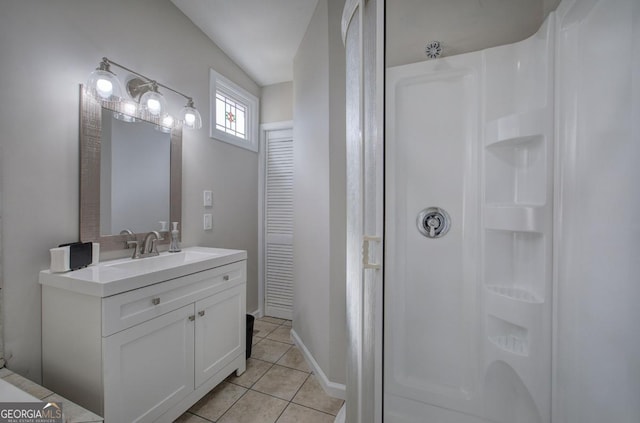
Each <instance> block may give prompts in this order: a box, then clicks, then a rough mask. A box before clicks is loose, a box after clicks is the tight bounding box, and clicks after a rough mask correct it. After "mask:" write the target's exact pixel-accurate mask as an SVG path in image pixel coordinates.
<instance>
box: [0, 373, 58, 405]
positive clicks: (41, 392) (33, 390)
mask: <svg viewBox="0 0 640 423" xmlns="http://www.w3.org/2000/svg"><path fill="white" fill-rule="evenodd" d="M3 379H4V380H5V381H7V382H9V383H10V384H12V385H13V386H15V387H17V388H20V389H22V390H23V391H25V392H26V393H27V394H31V395H33V396H34V397H36V398H38V399H43V398H45V397H48V396H49V395H51V394H53V392H51V391H50V390H48V389H47V388H44V387H42V386H40V385H38V384H37V383H35V382H32V381H30V380H29V379H27V378H24V377H22V376H20V375H19V374H17V373H13V374H10V375H8V376H5V377H4V378H3Z"/></svg>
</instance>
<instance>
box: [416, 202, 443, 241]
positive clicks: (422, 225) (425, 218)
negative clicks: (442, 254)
mask: <svg viewBox="0 0 640 423" xmlns="http://www.w3.org/2000/svg"><path fill="white" fill-rule="evenodd" d="M416 224H417V226H418V231H420V233H421V234H422V235H424V236H426V237H427V238H440V237H442V236H444V235H445V234H446V233H447V232H448V231H449V227H450V226H451V218H450V217H449V214H448V213H447V212H446V211H445V210H444V209H441V208H440V207H429V208H426V209H424V210H422V211H421V212H420V213H418V219H417V220H416Z"/></svg>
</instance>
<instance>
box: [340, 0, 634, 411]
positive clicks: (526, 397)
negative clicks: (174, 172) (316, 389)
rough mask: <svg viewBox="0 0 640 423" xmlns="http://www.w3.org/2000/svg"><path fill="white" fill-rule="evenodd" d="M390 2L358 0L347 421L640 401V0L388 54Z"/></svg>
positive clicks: (608, 0)
mask: <svg viewBox="0 0 640 423" xmlns="http://www.w3.org/2000/svg"><path fill="white" fill-rule="evenodd" d="M372 4H376V3H375V2H372V1H371V0H370V1H369V2H367V1H363V0H360V1H356V0H354V1H347V6H346V7H345V15H343V36H345V41H346V43H345V44H346V48H347V110H348V111H347V115H348V119H347V134H348V136H347V150H348V155H349V160H348V172H347V175H348V186H349V193H350V202H349V213H350V215H349V220H348V222H349V223H348V242H349V244H348V252H347V254H348V260H347V270H348V282H347V306H348V307H347V310H348V316H347V317H348V324H349V365H348V369H349V377H348V383H347V405H346V408H347V421H348V422H350V423H360V422H362V423H365V422H366V423H369V422H376V423H379V422H381V421H384V422H388V423H418V422H419V423H423V422H426V423H489V422H492V423H550V422H553V423H586V422H589V423H602V422H606V421H611V422H614V421H615V422H616V423H618V422H620V423H622V422H624V423H635V422H637V421H639V419H640V402H639V401H638V398H640V335H639V332H638V331H637V329H636V328H635V326H634V325H635V324H636V323H637V322H638V321H640V307H637V304H638V302H640V284H638V280H640V279H639V278H640V276H639V275H640V261H639V260H638V255H639V254H640V225H638V223H637V222H638V216H639V215H640V184H638V181H640V166H638V162H640V3H639V2H638V1H637V0H563V1H562V2H561V3H560V5H559V6H558V9H557V10H556V11H555V12H553V13H551V14H550V15H549V16H548V18H547V19H546V21H545V22H544V24H543V25H542V26H541V27H540V29H539V30H538V31H537V33H535V34H534V35H533V36H531V37H529V38H528V39H526V40H524V41H521V42H518V43H515V44H510V45H504V46H500V47H495V48H491V49H487V50H482V51H476V52H472V53H467V54H462V55H451V56H449V55H445V56H444V57H440V58H436V59H434V60H425V61H423V62H419V63H413V64H408V65H402V66H395V67H388V68H386V69H385V68H384V67H383V66H381V62H380V52H381V51H382V50H383V49H382V44H383V43H382V42H381V41H380V40H381V37H380V34H379V28H380V27H381V26H380V22H382V21H383V19H384V13H383V12H381V10H383V8H381V7H380V4H379V3H377V13H376V11H374V10H372V8H371V7H369V8H367V6H371V5H372ZM397 5H398V3H397V2H396V6H397ZM349 7H352V9H350V8H349ZM354 10H355V11H356V12H360V13H359V14H358V13H355V12H353V11H354ZM354 16H357V19H356V18H354ZM345 17H346V19H345ZM382 70H384V71H385V77H384V83H381V82H380V81H381V80H380V73H381V71H382ZM372 87H376V90H384V93H385V99H384V140H382V139H381V137H380V133H381V132H382V124H381V120H380V118H381V113H380V109H379V105H380V104H381V101H380V97H379V96H378V91H376V90H374V89H373V88H372ZM383 146H384V150H383V151H384V154H383V155H382V154H381V151H382V148H383ZM383 164H384V165H383ZM383 169H384V171H383ZM381 175H384V195H382V189H381V182H382V180H383V178H382V177H381ZM383 198H384V201H383V200H382V199H383ZM380 204H383V205H384V213H382V211H381V210H382V208H381V207H380ZM381 222H384V231H382V229H381V228H382V224H381ZM371 244H373V245H374V247H375V248H371ZM381 244H382V245H383V246H384V248H383V251H384V256H382V254H380V253H379V251H378V250H376V248H377V247H378V246H379V245H381ZM372 251H377V252H372ZM363 252H364V257H363ZM383 257H384V260H382V258H383ZM372 262H373V263H376V265H375V266H371V265H369V264H370V263H372ZM382 275H384V281H382ZM383 317H384V318H383Z"/></svg>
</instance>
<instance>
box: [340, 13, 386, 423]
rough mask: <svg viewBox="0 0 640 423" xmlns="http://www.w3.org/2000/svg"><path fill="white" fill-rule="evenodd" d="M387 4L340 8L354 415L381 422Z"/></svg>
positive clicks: (362, 421) (359, 421)
mask: <svg viewBox="0 0 640 423" xmlns="http://www.w3.org/2000/svg"><path fill="white" fill-rule="evenodd" d="M384 8H385V1H384V0H347V2H346V4H345V6H344V10H343V15H342V39H343V41H344V43H345V47H346V60H347V84H346V85H347V121H346V129H347V158H348V160H347V269H346V270H347V298H346V300H347V342H348V347H347V384H346V388H347V397H346V400H347V401H346V421H347V422H349V423H371V422H374V423H381V422H382V392H383V380H382V370H383V367H382V366H383V364H382V349H383V339H382V336H383V274H384V270H383V251H384V248H383V242H384V241H383V234H384V77H385V76H384V68H385V65H384ZM352 25H353V26H352ZM356 25H357V26H356ZM354 28H355V29H354ZM354 35H355V36H356V37H357V38H356V39H355V40H354V39H353V38H351V37H353V36H354ZM350 63H351V65H352V66H353V68H351V67H350ZM355 69H357V70H356V71H355V72H350V71H353V70H355ZM350 78H351V79H350Z"/></svg>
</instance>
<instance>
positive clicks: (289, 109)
mask: <svg viewBox="0 0 640 423" xmlns="http://www.w3.org/2000/svg"><path fill="white" fill-rule="evenodd" d="M290 120H293V82H291V81H290V82H282V83H280V84H273V85H266V86H264V87H262V93H261V94H260V123H270V122H284V121H290Z"/></svg>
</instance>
